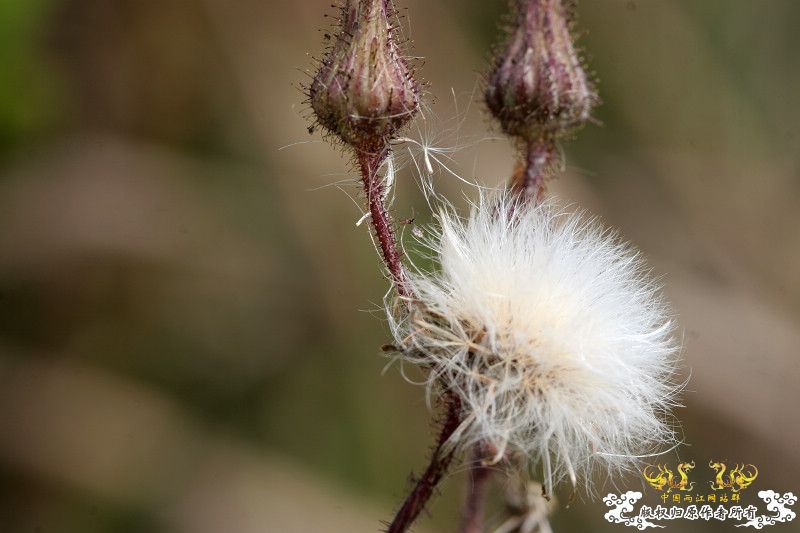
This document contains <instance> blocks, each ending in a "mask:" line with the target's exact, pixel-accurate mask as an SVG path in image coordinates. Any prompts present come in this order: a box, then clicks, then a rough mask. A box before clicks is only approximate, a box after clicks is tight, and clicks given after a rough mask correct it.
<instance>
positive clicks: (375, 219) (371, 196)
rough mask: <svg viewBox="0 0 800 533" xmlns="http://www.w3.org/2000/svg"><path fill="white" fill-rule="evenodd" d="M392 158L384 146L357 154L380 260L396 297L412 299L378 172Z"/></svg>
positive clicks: (387, 148) (357, 152)
mask: <svg viewBox="0 0 800 533" xmlns="http://www.w3.org/2000/svg"><path fill="white" fill-rule="evenodd" d="M388 155H389V146H388V145H384V146H382V147H380V148H379V149H378V150H369V151H368V150H357V151H356V157H357V159H358V166H359V169H360V170H361V183H362V184H363V186H364V192H365V193H366V194H367V207H368V208H369V213H370V220H371V223H372V228H373V229H374V231H375V238H376V239H377V240H378V245H379V246H380V249H381V256H382V257H383V262H384V264H385V265H386V268H387V270H388V271H389V275H390V276H391V278H392V282H393V283H394V286H395V288H396V289H397V293H398V294H399V295H400V296H402V297H408V296H410V293H409V290H408V287H407V286H406V282H405V273H404V271H403V264H402V263H401V262H400V256H401V253H400V250H399V249H398V248H397V240H396V239H395V235H394V228H393V227H392V217H391V215H390V214H389V212H388V211H387V209H386V203H385V202H384V194H385V188H384V186H383V184H382V183H381V181H380V179H379V178H378V169H379V168H380V166H381V163H383V161H384V159H386V157H387V156H388Z"/></svg>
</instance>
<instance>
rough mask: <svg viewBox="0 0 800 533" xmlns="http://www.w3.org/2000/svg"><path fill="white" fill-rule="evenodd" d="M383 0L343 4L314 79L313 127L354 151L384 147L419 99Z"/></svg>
mask: <svg viewBox="0 0 800 533" xmlns="http://www.w3.org/2000/svg"><path fill="white" fill-rule="evenodd" d="M390 4H391V3H390V1H389V0H347V1H346V2H345V4H344V5H343V7H342V17H341V27H340V29H339V31H338V35H336V37H335V40H334V43H333V45H332V47H331V50H330V52H329V53H328V55H327V57H326V58H325V59H324V60H323V61H322V66H321V67H320V69H319V71H318V72H317V74H316V76H315V77H314V80H313V82H312V83H311V87H310V89H309V100H310V102H311V107H312V109H313V110H314V113H315V114H316V117H317V120H318V121H319V123H320V124H321V125H322V126H323V127H324V128H325V129H326V130H328V131H329V132H331V133H334V134H336V135H337V136H339V137H340V138H341V139H342V140H343V141H344V142H345V143H346V144H348V145H350V146H352V147H354V148H355V149H357V150H361V151H369V150H373V149H375V148H377V147H381V146H384V145H385V144H386V142H387V141H388V139H390V138H391V137H392V136H394V135H395V133H396V132H397V130H399V129H400V128H401V127H402V126H403V125H405V124H406V123H407V122H408V121H409V120H411V118H412V117H413V116H414V114H415V113H416V111H417V108H418V106H419V96H418V88H417V84H416V82H415V81H414V79H413V77H412V74H411V70H410V69H409V66H408V64H407V63H406V61H405V60H404V59H403V57H402V55H401V53H400V48H399V46H398V44H397V42H396V41H395V38H394V35H393V26H392V23H391V19H392V18H393V17H394V16H395V13H394V12H393V9H392V7H391V5H390Z"/></svg>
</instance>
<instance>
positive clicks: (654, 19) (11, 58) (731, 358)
mask: <svg viewBox="0 0 800 533" xmlns="http://www.w3.org/2000/svg"><path fill="white" fill-rule="evenodd" d="M398 3H399V7H401V11H402V13H403V14H404V16H405V18H404V21H403V24H404V26H405V27H406V29H407V30H408V31H409V33H410V35H411V36H412V37H413V39H414V42H415V47H414V54H416V55H420V56H425V58H426V59H425V62H424V66H423V67H422V68H421V74H422V75H423V76H424V78H425V79H426V80H428V81H429V82H430V85H429V89H428V92H429V94H428V96H427V101H428V103H429V104H430V105H431V111H430V112H429V113H427V114H426V117H427V120H421V119H420V120H418V121H417V124H416V126H417V127H418V128H417V127H415V128H411V130H410V131H409V135H411V136H412V137H417V136H418V135H419V134H420V133H421V134H422V137H423V138H424V139H426V140H427V141H431V142H435V143H438V144H439V145H442V146H451V145H453V144H458V143H465V144H466V143H468V142H469V140H470V139H471V140H477V139H481V138H484V137H487V136H493V135H496V132H494V131H492V129H491V124H490V122H489V121H488V120H487V118H486V116H485V114H484V113H483V110H482V108H481V105H480V102H479V94H480V88H479V87H478V86H477V84H478V83H479V73H480V72H481V71H482V70H483V69H484V67H485V65H486V57H487V56H486V54H487V52H486V51H487V49H488V47H489V46H490V44H491V43H492V42H493V41H494V39H495V25H496V22H497V20H498V19H499V17H500V14H501V12H502V11H503V10H504V4H505V2H504V1H501V0H440V1H436V2H431V1H428V2H424V1H421V0H399V1H398ZM329 4H330V0H324V1H323V0H303V1H289V0H237V1H228V2H226V1H223V0H3V1H2V2H0V150H2V153H0V531H2V532H4V533H5V532H11V533H16V532H31V533H33V532H37V533H46V532H48V533H49V532H58V533H62V532H63V533H67V532H70V533H71V532H75V533H78V532H79V533H96V532H97V533H99V532H170V533H222V532H225V533H250V532H265V531H267V532H273V531H274V532H304V531H331V532H349V531H375V530H377V529H378V527H379V525H380V520H385V519H388V518H389V517H390V516H391V512H392V510H393V506H395V505H396V504H397V503H398V502H399V500H400V498H401V497H402V495H403V494H404V491H405V489H406V487H407V484H406V482H407V477H408V475H409V473H410V472H411V471H412V470H413V469H416V470H419V469H420V468H421V467H422V466H423V464H424V461H425V458H426V457H425V455H426V453H427V450H428V447H429V444H430V442H431V436H430V427H429V421H428V414H427V413H426V408H425V405H424V397H423V390H422V389H421V388H419V387H415V386H412V385H409V384H407V383H406V382H405V381H403V379H402V378H401V377H400V375H399V373H398V371H397V369H396V368H392V369H390V370H389V371H388V372H386V373H385V374H381V370H382V368H383V366H384V365H385V364H386V360H385V359H383V358H382V357H380V356H379V355H378V347H379V346H380V345H381V344H382V343H383V342H385V340H386V338H387V334H386V330H385V327H384V324H383V323H382V321H381V317H380V314H379V313H377V312H375V310H376V309H377V304H378V302H380V299H381V297H382V295H383V292H384V290H385V289H386V284H385V282H384V280H382V279H381V277H380V276H379V275H378V272H377V267H378V260H377V257H376V255H375V253H374V251H373V250H372V248H371V246H370V242H369V239H368V236H367V234H366V231H365V229H364V228H363V226H362V227H360V228H356V227H355V221H356V220H357V219H358V218H359V216H360V214H359V212H358V210H357V209H356V208H355V207H354V205H353V204H352V202H350V200H349V199H348V198H347V197H346V196H345V195H344V194H342V193H341V192H339V190H337V189H336V188H334V187H323V186H326V185H330V184H332V183H334V182H338V181H340V180H346V179H348V178H352V177H353V175H352V169H351V168H350V167H349V166H348V164H347V162H346V160H345V159H344V158H343V157H342V154H341V153H340V151H338V150H336V149H332V148H331V147H330V146H329V145H327V144H325V143H322V142H320V136H319V134H316V135H314V136H309V134H308V133H307V131H306V127H307V122H306V120H305V119H304V114H305V111H306V110H305V107H304V105H303V103H302V100H303V95H302V93H301V91H300V90H299V89H298V88H297V87H298V85H299V84H300V83H301V82H303V81H304V77H305V75H304V74H303V71H304V70H306V69H308V68H309V67H311V66H312V60H311V57H310V55H314V54H316V55H319V54H320V50H321V46H322V33H323V31H321V30H327V29H328V27H329V26H328V24H329V21H330V19H325V18H323V14H325V13H328V14H329V15H330V14H333V13H335V11H334V10H332V9H331V8H330V5H329ZM405 8H408V11H406V10H405ZM580 13H581V28H582V29H583V30H586V32H587V35H586V36H585V37H584V38H583V40H582V44H583V46H584V47H585V48H586V50H587V56H588V59H589V61H590V64H591V65H592V67H593V68H594V69H596V70H597V72H598V76H599V79H600V91H601V95H602V97H603V99H604V105H603V106H602V108H600V110H599V111H598V113H597V117H598V119H599V120H600V121H602V123H603V125H602V126H601V127H598V126H592V127H589V128H587V129H586V130H584V131H583V132H581V133H580V135H579V136H578V139H577V140H576V141H575V142H573V143H570V144H567V145H566V146H565V149H566V153H567V156H568V158H567V161H568V163H569V166H568V172H567V175H566V176H564V177H563V178H562V179H561V180H560V181H559V182H557V183H556V184H555V185H554V186H553V190H554V191H556V192H557V193H558V194H559V195H560V196H561V197H563V198H565V199H566V200H567V201H574V202H578V203H580V204H582V205H583V206H585V207H587V208H589V209H591V210H592V211H594V212H596V213H598V214H601V215H602V216H603V217H604V218H605V219H606V220H607V221H608V222H609V223H610V224H613V225H615V226H618V227H619V228H621V230H622V232H623V234H624V235H625V236H626V237H627V238H629V239H631V240H632V241H634V242H635V243H636V244H637V245H639V246H640V247H641V248H642V249H643V250H644V252H645V253H646V254H647V255H648V256H649V257H650V259H651V262H652V264H653V265H654V267H655V269H656V272H658V273H659V274H660V275H662V276H663V279H664V281H665V283H666V286H667V292H668V293H669V296H670V298H671V299H672V301H673V303H674V306H675V308H676V309H677V311H678V313H679V316H680V322H681V326H682V328H683V334H684V346H685V357H686V362H687V372H688V371H689V369H690V371H691V378H692V379H691V382H690V385H689V392H688V393H687V395H686V409H683V410H682V411H681V412H680V413H679V417H680V418H681V419H682V420H683V423H684V433H685V437H686V440H687V442H689V443H690V444H691V447H687V448H685V449H683V450H681V452H680V456H681V457H682V458H686V459H690V458H694V459H696V460H697V462H698V465H699V467H698V469H697V470H696V472H698V473H699V474H700V476H701V478H702V476H704V475H706V472H705V470H706V469H705V468H704V465H705V464H707V462H708V460H709V459H711V458H715V459H721V460H730V461H732V462H736V461H742V462H748V463H754V464H756V465H758V467H759V468H760V470H761V475H760V477H759V479H758V480H757V482H756V484H755V485H757V486H758V487H760V488H773V489H776V490H782V491H788V490H793V491H794V492H795V493H797V491H799V490H800V452H798V449H799V448H800V415H798V411H797V403H798V400H800V393H798V387H799V386H800V385H798V384H799V383H800V328H799V327H798V325H800V232H798V227H800V209H798V202H799V201H800V128H799V127H798V122H800V106H799V105H798V102H797V96H798V94H800V68H798V66H799V65H798V53H800V31H798V29H800V3H799V2H796V1H794V0H768V1H767V0H764V1H756V0H703V1H695V0H680V1H677V0H676V1H667V0H663V1H661V0H630V1H627V0H599V1H591V2H590V1H585V2H583V4H582V5H581V6H580ZM476 87H478V91H477V92H474V91H475V89H476ZM453 93H454V94H455V96H456V102H458V106H456V104H454V102H453ZM469 104H472V105H471V107H470V108H469V110H467V106H468V105H469ZM462 116H464V117H465V118H464V120H463V123H462V124H457V122H458V120H456V117H462ZM437 117H438V118H437ZM454 126H459V127H458V128H457V131H456V128H455V127H454ZM456 134H458V136H460V137H459V138H458V139H457V138H456ZM465 140H466V141H465ZM300 141H311V142H305V143H304V144H296V145H293V146H288V147H287V145H290V144H293V143H297V142H300ZM283 147H285V148H283ZM455 159H456V160H457V164H456V168H458V169H459V171H460V172H461V173H462V174H464V175H465V176H466V177H468V178H472V177H474V178H475V179H477V180H478V181H480V182H482V183H486V184H489V185H495V184H497V183H499V182H501V181H502V180H503V179H504V178H505V177H506V176H508V175H509V174H510V172H511V169H512V166H513V151H512V150H511V148H510V147H509V145H508V143H507V142H505V141H504V140H497V141H485V142H481V143H478V144H474V145H471V146H469V147H467V148H465V149H464V150H462V151H460V152H459V153H458V154H456V155H455ZM435 183H436V185H437V187H438V188H439V190H440V191H441V192H444V193H445V194H447V195H448V196H450V197H452V198H457V197H458V196H459V195H460V194H462V192H463V193H464V194H467V195H474V194H475V190H474V189H470V188H469V187H465V186H464V185H463V184H462V183H460V182H458V181H457V180H455V179H454V178H452V177H448V176H447V175H445V174H440V175H437V176H436V178H435ZM321 187H322V188H321ZM342 187H343V188H344V189H345V190H346V191H347V192H350V193H351V194H357V192H358V190H357V188H356V187H354V186H353V185H351V184H350V183H349V182H344V183H343V184H342ZM396 215H397V217H398V218H407V217H412V216H413V217H416V220H417V222H422V223H424V222H425V221H426V220H428V219H429V213H428V211H427V209H426V207H425V206H424V203H423V202H422V200H421V198H420V194H419V192H418V191H417V189H416V186H415V185H414V183H413V174H412V172H411V169H410V168H406V170H404V171H403V172H402V173H401V174H400V175H399V184H398V200H397V203H396ZM666 460H668V461H674V460H675V454H672V455H671V456H669V457H667V458H666ZM709 473H710V471H709ZM463 481H464V475H463V472H455V473H454V474H453V475H452V476H451V477H449V478H448V480H447V482H446V483H445V484H444V486H443V495H442V496H441V497H440V498H438V499H437V500H436V502H435V503H434V505H433V506H432V509H431V517H425V518H423V520H422V521H421V523H420V527H419V531H427V532H434V531H453V530H454V528H455V524H456V523H457V517H458V504H459V500H460V499H461V497H462V490H463ZM618 483H619V486H620V487H627V488H637V487H641V482H640V481H639V480H637V479H636V478H635V477H634V478H632V479H630V480H620V481H619V482H618ZM755 485H754V488H753V490H752V492H750V493H747V497H748V498H750V499H751V501H753V502H756V496H755V492H756V489H755ZM605 489H608V491H610V490H613V489H614V487H613V486H610V485H607V486H606V487H605ZM566 496H568V492H567V494H566ZM562 498H563V499H565V496H563V495H562ZM762 508H763V507H762ZM499 511H500V508H499V506H497V505H495V507H493V510H492V512H491V513H490V516H489V518H490V521H492V523H493V524H495V525H496V524H497V521H498V520H499V518H500V516H501V514H500V512H499ZM604 512H605V507H604V506H603V504H602V503H598V501H597V500H596V499H594V500H592V499H589V498H584V499H583V501H580V500H579V501H577V502H575V503H574V504H573V505H572V507H571V508H570V509H568V510H563V509H562V510H560V511H559V512H558V513H557V514H556V515H555V516H554V517H553V525H554V529H555V531H556V532H557V533H559V532H564V531H589V530H591V531H619V530H620V526H613V527H612V526H610V525H608V524H605V523H604V522H603V521H602V514H603V513H604ZM671 527H673V528H677V530H679V531H705V530H729V529H730V526H728V527H727V528H726V527H722V526H720V525H715V524H705V523H689V522H681V523H678V524H674V525H672V526H671ZM714 528H716V529H714ZM780 530H781V531H790V530H794V531H800V526H798V525H796V524H794V523H793V524H789V525H784V526H780Z"/></svg>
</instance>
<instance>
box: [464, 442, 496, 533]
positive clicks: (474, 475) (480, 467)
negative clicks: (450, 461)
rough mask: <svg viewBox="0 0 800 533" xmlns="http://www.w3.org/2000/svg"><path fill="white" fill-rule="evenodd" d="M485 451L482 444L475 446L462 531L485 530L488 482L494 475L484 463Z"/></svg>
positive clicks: (472, 532)
mask: <svg viewBox="0 0 800 533" xmlns="http://www.w3.org/2000/svg"><path fill="white" fill-rule="evenodd" d="M483 458H484V453H483V449H482V447H481V445H480V444H478V445H476V446H475V452H474V455H473V464H472V465H471V467H470V470H469V479H467V498H466V500H465V501H464V510H463V516H462V521H461V529H460V530H459V531H460V533H481V531H483V511H484V507H485V503H486V493H487V489H488V483H489V480H490V479H491V476H492V470H491V468H490V467H488V466H486V465H484V464H483Z"/></svg>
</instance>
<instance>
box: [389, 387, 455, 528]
mask: <svg viewBox="0 0 800 533" xmlns="http://www.w3.org/2000/svg"><path fill="white" fill-rule="evenodd" d="M445 402H446V409H447V411H446V412H445V415H444V419H443V420H442V429H441V432H440V433H439V439H438V440H437V442H436V447H435V448H434V450H433V453H432V454H431V462H430V464H428V467H427V468H426V469H425V472H423V473H422V476H420V478H419V479H418V480H417V482H416V483H415V484H414V488H413V489H411V492H410V493H409V494H408V496H407V497H406V499H405V501H404V502H403V505H402V506H401V507H400V510H398V511H397V514H396V515H395V517H394V520H392V523H391V524H389V527H388V529H387V530H386V533H404V532H405V531H408V528H409V527H411V524H413V523H414V521H415V520H416V519H417V517H418V516H419V515H420V513H421V512H422V511H423V510H424V509H425V506H426V505H427V504H428V501H429V500H430V499H431V496H433V493H434V491H435V489H436V486H437V485H438V484H439V482H440V481H441V480H442V478H443V477H444V475H445V474H446V473H447V470H448V469H449V467H450V463H451V462H452V460H453V455H454V454H455V448H454V447H452V446H448V440H449V439H450V437H451V436H452V435H453V432H454V431H455V430H456V429H458V426H459V424H460V423H461V401H460V400H459V399H458V397H457V396H456V395H454V394H447V395H446V400H445Z"/></svg>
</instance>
